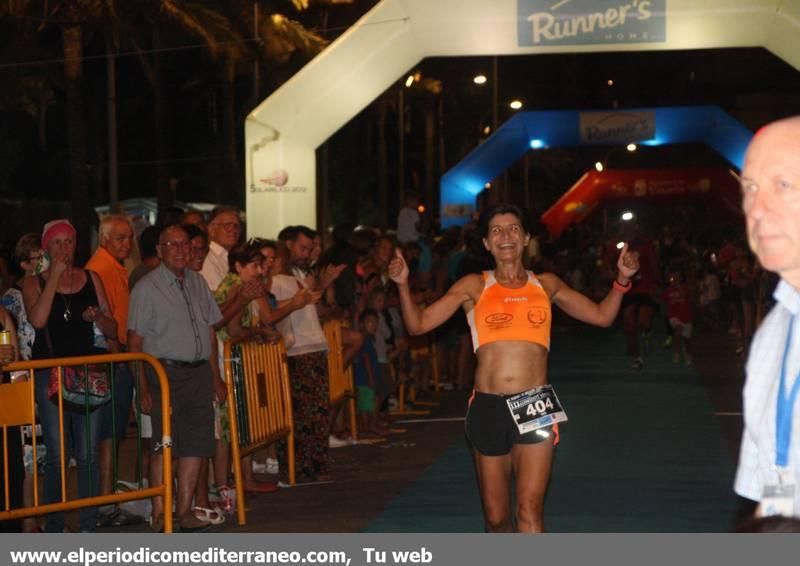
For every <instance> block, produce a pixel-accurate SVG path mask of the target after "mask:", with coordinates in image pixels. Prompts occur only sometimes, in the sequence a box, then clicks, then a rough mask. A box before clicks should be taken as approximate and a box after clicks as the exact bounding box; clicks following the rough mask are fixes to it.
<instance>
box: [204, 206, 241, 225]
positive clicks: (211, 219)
mask: <svg viewBox="0 0 800 566" xmlns="http://www.w3.org/2000/svg"><path fill="white" fill-rule="evenodd" d="M226 212H231V213H233V214H235V215H236V218H239V209H238V208H236V207H235V206H216V207H214V210H212V211H211V214H210V215H209V216H208V223H209V224H211V223H212V222H214V219H215V218H216V217H217V216H219V215H220V214H225V213H226Z"/></svg>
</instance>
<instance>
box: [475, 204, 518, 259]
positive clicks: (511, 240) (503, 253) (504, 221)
mask: <svg viewBox="0 0 800 566" xmlns="http://www.w3.org/2000/svg"><path fill="white" fill-rule="evenodd" d="M528 238H529V236H528V234H527V233H526V232H525V228H524V227H523V226H522V220H520V219H519V218H518V217H517V216H516V215H514V214H510V213H506V214H497V215H495V216H494V217H493V218H492V219H491V220H489V227H488V230H487V231H486V237H485V238H484V239H483V245H484V246H486V249H487V250H488V251H489V253H491V254H492V255H493V256H494V257H495V259H512V258H514V257H515V256H519V257H521V256H522V250H523V249H524V247H525V246H527V245H528Z"/></svg>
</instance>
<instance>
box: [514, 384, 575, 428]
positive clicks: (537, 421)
mask: <svg viewBox="0 0 800 566" xmlns="http://www.w3.org/2000/svg"><path fill="white" fill-rule="evenodd" d="M506 404H507V405H508V409H509V410H510V411H511V416H512V417H513V418H514V422H515V423H516V425H517V428H518V429H519V432H520V434H525V433H526V432H532V431H534V430H537V429H540V428H543V427H546V426H550V425H552V424H554V423H560V422H563V421H566V420H567V414H566V413H565V412H564V409H563V407H562V406H561V403H560V402H559V400H558V397H557V396H556V392H555V390H554V389H553V386H552V385H543V386H541V387H536V388H534V389H531V390H529V391H524V392H523V393H517V394H516V395H513V396H511V397H509V398H508V399H506Z"/></svg>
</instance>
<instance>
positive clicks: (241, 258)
mask: <svg viewBox="0 0 800 566" xmlns="http://www.w3.org/2000/svg"><path fill="white" fill-rule="evenodd" d="M263 259H264V256H263V255H261V246H256V245H253V243H252V242H248V243H246V244H239V245H238V246H234V247H233V248H231V251H229V252H228V271H230V272H231V273H236V263H237V262H238V263H239V264H240V265H242V266H245V265H247V264H248V263H250V262H251V261H254V260H258V261H262V260H263Z"/></svg>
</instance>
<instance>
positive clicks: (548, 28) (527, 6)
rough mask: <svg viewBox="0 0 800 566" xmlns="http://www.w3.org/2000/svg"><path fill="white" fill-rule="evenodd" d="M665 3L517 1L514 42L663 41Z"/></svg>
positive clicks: (653, 0) (644, 0) (634, 0)
mask: <svg viewBox="0 0 800 566" xmlns="http://www.w3.org/2000/svg"><path fill="white" fill-rule="evenodd" d="M666 4H667V0H517V22H518V24H517V25H518V31H517V44H518V45H519V46H520V47H524V46H536V47H542V46H547V45H607V44H619V43H659V42H661V43H663V42H666V40H667V16H666Z"/></svg>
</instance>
